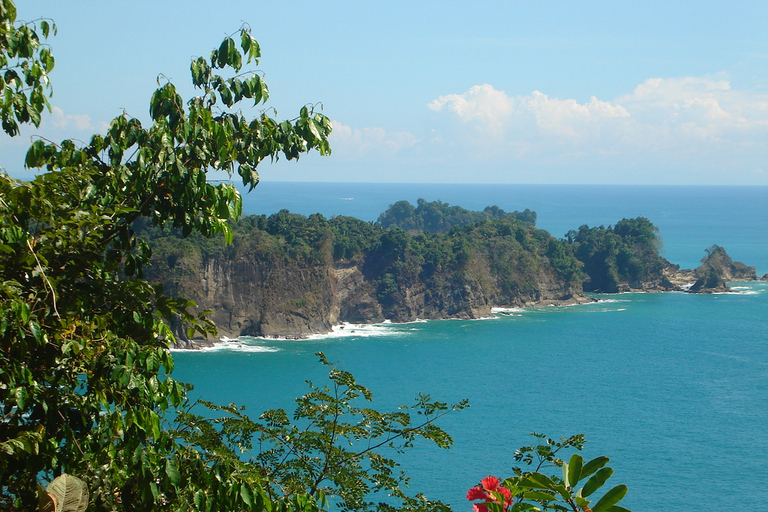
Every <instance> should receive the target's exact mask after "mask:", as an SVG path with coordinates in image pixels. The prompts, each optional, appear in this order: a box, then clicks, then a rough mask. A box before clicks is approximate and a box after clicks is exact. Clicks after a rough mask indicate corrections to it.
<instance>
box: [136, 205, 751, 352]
mask: <svg viewBox="0 0 768 512" xmlns="http://www.w3.org/2000/svg"><path fill="white" fill-rule="evenodd" d="M535 224H536V214H535V212H532V211H530V210H525V211H523V212H518V211H515V212H511V213H509V212H505V211H504V210H501V209H500V208H498V207H496V206H492V207H488V208H486V209H485V210H483V211H480V212H473V211H468V210H465V209H464V208H461V207H458V206H451V205H448V204H446V203H442V202H440V201H435V202H427V201H424V200H419V202H418V204H417V206H413V205H411V204H410V203H408V202H407V201H399V202H397V203H395V204H393V205H391V206H390V208H389V209H388V210H387V211H386V212H384V213H382V215H381V216H380V217H379V219H378V221H377V222H375V223H372V222H365V221H362V220H359V219H355V218H351V217H333V218H331V219H326V218H325V217H323V216H322V215H320V214H314V215H310V216H308V217H306V216H303V215H297V214H293V213H290V212H288V211H286V210H283V211H281V212H279V213H276V214H274V215H271V216H269V217H267V216H264V215H254V216H246V217H243V218H241V219H240V220H239V221H238V222H237V223H235V224H234V225H233V226H232V228H233V232H234V241H233V243H232V244H230V245H225V244H224V243H223V242H222V241H221V240H216V239H207V238H203V237H199V236H191V237H188V238H183V237H180V236H179V235H178V234H177V233H174V232H172V231H167V230H166V231H163V230H160V229H158V228H153V227H150V226H144V227H140V228H141V230H142V233H143V235H144V236H145V237H146V238H148V239H151V240H150V241H151V244H152V246H153V253H154V255H153V260H152V265H151V266H150V267H149V268H147V269H146V272H145V273H146V274H147V277H149V278H150V279H151V280H153V281H155V282H158V283H162V284H163V287H164V290H165V293H166V294H168V295H171V296H182V297H186V298H189V299H191V300H193V301H194V302H195V303H196V304H197V305H198V308H199V309H200V310H210V311H211V313H210V315H209V318H210V319H211V320H212V321H213V322H214V323H215V324H216V325H217V326H218V329H219V336H221V337H227V338H236V337H238V336H265V337H283V338H296V339H301V338H305V337H307V336H308V335H311V334H317V333H327V332H329V331H330V330H331V329H332V328H333V326H334V325H339V324H342V323H379V322H383V321H385V320H389V321H392V322H408V321H414V320H417V319H444V318H466V319H470V318H482V317H488V316H491V315H492V309H493V308H512V307H529V306H539V305H550V304H551V305H566V304H575V303H581V302H591V301H593V300H594V299H592V298H590V297H588V296H587V295H585V293H587V292H599V293H618V292H628V291H647V292H656V291H658V292H661V291H687V292H692V293H715V292H722V291H728V290H729V288H728V284H727V283H728V282H729V281H735V280H755V279H756V278H757V276H756V274H755V268H754V267H747V266H746V265H744V264H742V263H739V262H733V261H732V260H731V258H730V257H729V256H728V255H727V254H726V252H725V250H724V249H723V248H722V247H718V246H712V247H711V248H709V249H707V256H706V257H705V258H704V260H702V265H701V266H700V267H698V268H697V269H695V270H682V269H680V268H679V267H678V266H677V265H674V264H671V263H670V262H668V261H667V260H666V259H664V258H663V257H662V256H661V255H660V254H659V247H660V239H659V235H658V229H657V228H656V227H655V226H654V225H653V224H652V223H651V222H650V221H649V220H648V219H645V218H642V217H639V218H636V219H623V220H621V221H619V222H618V223H616V225H614V226H608V227H604V226H599V227H592V228H591V227H588V226H581V227H580V228H578V229H577V230H573V231H570V232H569V233H568V234H567V235H566V237H565V238H563V239H556V238H554V237H553V236H552V235H550V234H549V233H548V232H546V231H544V230H541V229H537V228H536V226H535ZM175 327H176V331H177V332H178V333H179V335H180V339H182V340H184V337H183V334H182V333H183V332H184V329H183V326H181V325H178V326H175ZM201 342H202V343H206V342H205V341H203V340H184V341H183V342H182V343H183V347H185V348H194V347H195V346H196V345H197V344H199V343H201ZM207 343H210V341H208V342H207Z"/></svg>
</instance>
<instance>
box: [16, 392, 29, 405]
mask: <svg viewBox="0 0 768 512" xmlns="http://www.w3.org/2000/svg"><path fill="white" fill-rule="evenodd" d="M14 395H15V398H16V405H17V406H18V407H19V409H21V410H23V409H24V407H26V405H27V398H29V393H27V390H26V389H25V388H16V392H15V393H14Z"/></svg>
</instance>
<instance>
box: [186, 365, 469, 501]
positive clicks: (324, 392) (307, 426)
mask: <svg viewBox="0 0 768 512" xmlns="http://www.w3.org/2000/svg"><path fill="white" fill-rule="evenodd" d="M317 355H318V357H319V358H320V362H321V363H322V364H324V365H326V366H328V367H329V368H330V370H329V380H330V385H327V386H321V387H318V386H315V385H314V384H313V383H311V382H308V385H309V386H310V392H309V393H307V394H305V395H304V396H302V397H299V398H297V399H296V403H297V407H296V410H295V411H294V413H293V416H292V419H291V418H289V416H288V413H286V412H285V410H283V409H275V410H269V411H266V412H264V413H263V414H262V415H261V416H260V421H258V422H254V421H252V420H251V419H249V418H248V416H246V415H245V413H244V412H243V410H242V409H239V408H237V407H236V406H234V405H230V406H216V405H213V404H211V403H208V402H201V404H202V405H204V406H206V407H208V408H209V409H211V410H212V411H216V412H220V413H223V416H221V417H217V418H212V419H206V418H203V417H202V416H197V415H193V414H191V413H190V412H189V411H187V412H185V413H183V414H182V415H180V416H179V428H178V432H179V433H180V435H182V436H183V439H184V440H185V441H186V442H190V441H191V442H193V443H195V444H203V445H204V444H205V443H209V442H214V443H219V441H218V440H219V439H220V438H219V437H218V436H219V435H220V434H219V433H221V435H222V436H223V437H224V438H225V439H226V441H225V442H224V443H223V444H219V449H220V450H221V451H223V452H226V453H227V454H230V455H232V454H235V453H248V452H250V451H251V450H253V449H254V448H256V453H257V454H256V455H255V459H254V463H255V467H256V468H258V471H259V472H260V474H261V475H262V477H263V479H264V481H265V482H269V486H268V487H267V488H266V489H265V490H266V492H267V494H268V496H269V498H270V499H277V498H280V497H283V496H289V497H292V496H300V495H305V494H306V495H309V496H310V497H313V498H315V499H317V500H318V502H319V503H321V504H327V503H328V502H329V501H330V502H333V503H335V504H336V505H337V506H339V507H340V508H341V509H342V510H360V511H364V510H395V509H404V510H419V509H427V508H428V509H430V510H448V509H449V508H448V506H447V505H445V504H443V503H441V502H432V501H429V500H428V499H426V498H425V497H424V496H423V495H417V496H416V497H409V496H407V495H406V494H405V492H404V491H403V489H402V488H401V487H405V486H407V483H408V478H407V476H406V475H405V473H404V472H402V471H400V472H397V471H396V470H397V468H398V466H399V465H398V464H397V462H395V460H393V459H391V458H389V457H387V456H385V455H383V454H382V451H383V450H385V449H391V450H393V451H395V452H397V453H400V452H402V451H403V450H404V449H406V448H410V447H412V446H413V443H414V441H415V440H416V439H417V438H423V439H427V440H430V441H432V442H434V443H435V444H436V445H437V446H439V447H441V448H449V447H450V445H451V444H452V442H453V440H452V439H451V437H450V436H449V435H448V434H447V433H446V432H445V431H444V430H442V429H441V428H440V427H438V426H437V425H436V424H435V421H436V420H437V419H439V418H440V417H442V416H443V415H445V414H447V413H448V412H451V411H456V410H460V409H464V408H465V407H468V402H467V401H466V400H462V401H460V402H459V403H457V404H454V405H448V404H446V403H442V402H436V401H433V400H432V399H431V398H430V397H429V396H427V395H419V396H418V397H417V399H416V403H415V404H414V405H413V406H412V407H407V406H402V407H400V408H398V409H397V410H396V411H393V412H379V411H377V410H375V409H372V408H368V407H360V406H358V405H356V402H357V401H358V400H360V399H362V400H364V401H368V402H369V401H371V400H372V394H371V392H370V391H369V390H368V389H367V388H366V387H364V386H362V385H360V384H359V383H358V382H357V381H356V380H355V378H354V376H353V375H352V374H351V373H349V372H346V371H344V370H340V369H338V368H336V367H334V366H333V365H332V364H331V363H329V362H328V360H327V359H326V358H325V356H324V355H323V354H322V353H321V352H319V353H318V354H317ZM411 411H416V415H415V416H414V415H413V414H412V412H411ZM254 442H255V443H256V446H254ZM378 492H386V493H388V495H389V496H390V497H392V498H395V500H394V502H399V503H400V505H399V506H398V507H395V506H394V505H393V504H392V502H393V500H392V499H389V500H387V499H386V498H385V499H384V501H387V503H384V502H382V503H374V502H373V501H370V499H371V496H372V494H375V493H378Z"/></svg>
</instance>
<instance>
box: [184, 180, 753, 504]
mask: <svg viewBox="0 0 768 512" xmlns="http://www.w3.org/2000/svg"><path fill="white" fill-rule="evenodd" d="M264 185H270V186H264V187H263V189H261V190H260V191H259V189H257V191H259V192H261V193H263V196H259V195H252V196H250V197H249V198H248V199H247V206H246V209H247V210H248V212H264V213H272V212H273V211H277V210H279V209H280V208H276V209H275V206H276V205H277V204H278V203H280V204H281V205H282V206H281V207H285V208H288V209H289V210H291V211H296V212H299V213H314V212H318V211H319V212H321V213H323V214H324V215H327V216H331V215H335V214H344V215H354V216H357V217H360V218H364V219H366V220H374V219H375V218H376V217H377V216H378V213H380V211H383V210H384V209H385V208H386V206H387V205H388V204H390V203H392V202H394V201H397V200H399V199H408V200H410V201H411V202H413V203H415V201H416V199H417V198H418V197H424V198H425V199H428V200H434V199H441V200H443V201H445V202H449V203H451V204H459V205H461V206H464V207H467V208H471V209H477V208H482V207H484V206H486V205H488V204H498V205H499V206H500V207H502V208H504V209H506V210H514V209H525V208H531V209H534V210H536V211H537V212H538V213H539V226H540V227H542V228H544V229H548V230H550V231H551V232H552V233H553V234H556V235H557V234H558V233H559V234H560V235H562V234H563V233H565V232H566V231H567V230H568V229H572V228H576V227H578V226H579V225H581V224H585V223H586V224H590V225H596V224H612V223H615V222H616V221H617V220H619V219H621V218H623V217H634V216H637V215H644V216H646V217H648V218H650V219H651V220H652V221H653V222H654V223H656V224H657V225H658V226H660V228H661V235H662V237H663V238H664V240H665V245H666V247H667V251H668V254H667V257H668V259H670V260H672V261H673V262H676V263H681V264H683V266H695V264H696V263H697V262H698V259H700V258H701V256H702V255H703V249H704V248H705V247H707V246H708V245H711V244H713V243H717V244H719V245H723V246H724V247H726V249H727V250H728V251H729V253H731V254H732V255H733V256H734V258H735V259H741V260H743V261H744V262H745V263H748V264H750V265H756V266H757V267H758V271H759V272H762V273H764V272H767V271H768V255H766V252H768V251H767V249H766V236H765V233H766V232H768V216H767V215H766V208H768V206H766V203H767V202H766V201H765V197H766V192H767V190H768V189H766V188H763V189H745V188H737V187H734V188H717V189H715V188H688V187H596V189H597V190H596V189H594V188H590V187H559V186H540V187H538V186H512V185H510V186H499V187H493V186H474V185H471V186H442V185H441V186H435V188H434V189H430V188H429V186H426V185H380V186H379V185H360V184H354V185H352V184H350V185H338V184H333V185H331V184H264ZM261 187H262V186H261V185H260V187H259V188H261ZM347 187H348V188H347ZM571 189H572V190H571ZM569 190H570V191H569ZM407 191H410V192H409V193H410V194H411V195H404V192H407ZM280 194H283V199H282V200H280V199H279V198H280V197H281V196H280ZM479 196H482V197H479ZM267 197H269V198H271V199H270V200H269V201H267V200H266V199H264V198H267ZM288 197H290V199H288ZM350 197H351V198H354V199H341V198H350ZM713 198H719V199H720V200H719V201H711V200H712V199H713ZM313 201H314V202H313ZM505 201H506V202H505ZM312 202H313V203H312ZM310 203H312V204H310ZM313 205H314V207H313ZM382 205H383V206H382ZM547 205H549V206H547ZM654 214H655V215H654ZM662 214H663V215H662ZM670 253H672V254H675V255H679V256H678V257H677V258H675V257H673V256H671V255H670ZM739 290H740V291H741V292H742V293H738V294H720V295H707V296H699V295H690V294H683V293H666V294H622V295H613V296H601V298H602V299H604V301H602V302H599V303H595V304H590V305H583V306H573V307H566V308H552V307H550V308H538V309H530V310H525V311H521V312H518V314H519V315H520V316H511V317H510V316H499V317H497V318H495V319H489V320H479V321H458V320H446V321H433V322H419V323H412V324H404V325H393V324H386V325H381V326H369V327H365V328H353V327H347V328H346V329H345V330H343V331H341V332H340V333H337V334H334V335H331V336H327V337H321V338H318V339H312V340H305V341H300V342H297V341H278V340H246V341H244V342H242V343H241V344H233V345H230V347H231V348H227V349H220V350H216V351H206V352H200V353H176V355H175V357H176V361H177V367H176V377H177V378H179V379H181V380H186V381H190V382H192V383H194V384H195V385H196V390H195V392H194V393H195V394H194V395H193V396H202V397H203V398H205V399H209V400H214V401H218V402H223V403H229V402H233V401H234V402H238V403H242V404H245V405H246V406H247V408H248V410H249V411H250V412H251V414H252V415H254V416H256V415H258V413H259V412H260V411H262V410H264V409H267V408H274V407H283V408H287V409H289V410H290V409H291V408H292V398H293V397H296V396H299V395H301V394H303V393H304V392H306V390H307V388H306V385H305V384H304V382H303V381H304V380H305V379H312V380H313V381H315V382H316V383H317V382H321V381H322V380H323V376H324V374H325V371H324V369H323V367H321V365H319V364H318V363H317V361H316V357H315V356H314V355H313V354H314V353H315V352H316V351H318V350H322V351H324V352H325V353H326V355H327V356H328V358H329V359H330V360H331V361H334V362H337V363H338V365H339V366H340V367H342V368H344V369H347V370H349V371H351V372H353V373H354V374H355V375H356V377H357V378H358V380H359V381H360V382H361V383H363V384H364V385H367V386H368V387H369V388H370V389H371V390H372V391H373V392H374V398H375V401H374V405H376V406H377V407H379V408H382V409H390V408H394V407H396V406H397V405H400V404H406V403H411V402H412V400H413V398H414V397H415V396H416V394H417V393H418V392H425V393H429V394H431V395H432V396H433V397H435V398H439V399H440V400H443V401H449V402H451V401H458V400H459V399H461V398H469V399H470V402H471V404H472V405H471V407H470V408H469V409H466V410H464V411H461V412H457V413H454V414H451V415H449V416H447V417H445V418H444V419H443V420H441V423H440V425H441V426H442V427H443V428H445V429H446V430H448V431H449V433H450V434H452V435H453V437H454V440H455V445H454V447H453V448H452V449H451V450H447V451H446V450H440V449H437V448H433V447H430V446H428V445H426V444H418V443H417V445H416V448H414V449H413V450H411V451H410V452H408V453H406V454H405V455H404V456H402V457H399V458H398V460H400V461H401V462H402V463H403V467H404V469H406V470H407V471H408V473H409V474H410V475H411V477H412V486H411V487H412V489H413V490H414V491H420V492H424V493H426V494H427V495H428V496H430V497H433V498H436V499H442V500H445V501H449V502H451V503H452V504H453V505H454V509H455V510H457V511H459V510H471V508H470V504H469V503H468V502H467V501H466V500H465V499H464V496H465V493H466V490H467V488H469V487H470V486H472V485H474V484H475V483H477V482H478V481H479V479H480V478H482V477H484V476H486V475H488V474H495V475H498V476H502V477H503V476H509V474H510V468H511V466H512V465H513V460H512V454H513V451H514V449H515V448H518V447H519V446H521V445H523V444H528V443H530V439H529V437H528V435H527V434H528V433H529V432H532V431H539V432H544V433H547V434H549V435H551V436H560V435H570V434H574V433H583V434H585V435H586V437H587V440H588V443H587V445H586V447H585V454H584V455H585V457H594V456H597V455H608V456H610V457H611V459H612V460H611V466H612V467H613V468H614V469H615V471H616V473H615V475H614V477H613V478H612V479H611V482H613V483H615V484H617V483H625V484H627V485H628V486H629V489H630V490H629V494H628V495H627V498H626V499H625V500H624V502H622V504H624V505H625V506H627V507H629V508H631V509H632V510H634V511H635V512H640V511H645V510H647V511H651V510H654V511H662V512H664V511H668V512H673V511H674V512H677V511H688V510H690V511H697V510H705V509H709V508H712V507H713V506H714V504H715V503H722V504H723V506H726V505H724V503H728V502H731V503H734V504H736V503H737V504H738V505H735V507H734V508H736V507H737V508H739V509H742V510H762V509H765V503H766V502H768V487H766V485H765V483H766V482H768V443H766V442H765V441H766V438H768V395H767V394H766V391H767V390H768V283H748V284H743V285H739ZM238 347H239V348H238ZM614 480H615V482H614Z"/></svg>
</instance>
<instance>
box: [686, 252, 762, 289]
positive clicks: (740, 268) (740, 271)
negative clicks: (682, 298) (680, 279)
mask: <svg viewBox="0 0 768 512" xmlns="http://www.w3.org/2000/svg"><path fill="white" fill-rule="evenodd" d="M693 275H694V277H695V278H696V281H695V282H694V283H693V284H692V285H691V287H690V288H689V289H688V290H687V291H688V292H691V293H720V292H728V291H731V289H730V287H729V286H728V282H730V281H755V280H757V273H756V272H755V267H748V266H747V265H745V264H744V263H741V262H739V261H733V260H732V259H731V257H730V256H728V254H727V253H726V252H725V249H723V248H722V247H720V246H718V245H713V246H712V247H710V248H709V249H707V256H706V257H705V258H704V259H703V260H702V262H701V265H700V266H699V267H698V268H696V270H695V271H694V272H693Z"/></svg>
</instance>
